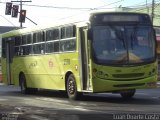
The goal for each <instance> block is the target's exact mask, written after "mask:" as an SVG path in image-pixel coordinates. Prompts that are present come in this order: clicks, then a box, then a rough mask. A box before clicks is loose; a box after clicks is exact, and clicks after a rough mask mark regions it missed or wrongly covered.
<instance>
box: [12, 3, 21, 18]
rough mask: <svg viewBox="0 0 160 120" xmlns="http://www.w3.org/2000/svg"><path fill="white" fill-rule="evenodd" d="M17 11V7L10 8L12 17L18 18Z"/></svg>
mask: <svg viewBox="0 0 160 120" xmlns="http://www.w3.org/2000/svg"><path fill="white" fill-rule="evenodd" d="M18 9H19V6H18V5H13V7H12V17H17V16H18Z"/></svg>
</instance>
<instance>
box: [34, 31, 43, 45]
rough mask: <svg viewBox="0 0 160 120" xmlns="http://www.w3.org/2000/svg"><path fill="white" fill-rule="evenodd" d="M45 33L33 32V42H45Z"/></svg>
mask: <svg viewBox="0 0 160 120" xmlns="http://www.w3.org/2000/svg"><path fill="white" fill-rule="evenodd" d="M43 41H44V34H43V32H37V33H34V34H33V43H38V42H43Z"/></svg>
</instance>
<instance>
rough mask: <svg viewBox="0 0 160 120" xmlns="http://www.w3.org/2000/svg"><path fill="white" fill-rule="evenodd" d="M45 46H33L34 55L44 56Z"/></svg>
mask: <svg viewBox="0 0 160 120" xmlns="http://www.w3.org/2000/svg"><path fill="white" fill-rule="evenodd" d="M44 48H45V44H44V43H43V44H35V45H33V53H34V54H44V52H45V51H44Z"/></svg>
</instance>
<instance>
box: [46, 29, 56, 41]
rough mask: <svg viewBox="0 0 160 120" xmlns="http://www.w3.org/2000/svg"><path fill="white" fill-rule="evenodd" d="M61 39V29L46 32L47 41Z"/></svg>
mask: <svg viewBox="0 0 160 120" xmlns="http://www.w3.org/2000/svg"><path fill="white" fill-rule="evenodd" d="M58 39H59V29H53V30H48V31H47V32H46V40H47V41H51V40H58Z"/></svg>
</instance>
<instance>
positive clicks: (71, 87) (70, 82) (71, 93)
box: [66, 74, 78, 100]
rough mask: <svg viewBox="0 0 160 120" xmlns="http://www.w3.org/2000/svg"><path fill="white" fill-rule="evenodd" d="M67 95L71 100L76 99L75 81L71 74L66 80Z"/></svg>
mask: <svg viewBox="0 0 160 120" xmlns="http://www.w3.org/2000/svg"><path fill="white" fill-rule="evenodd" d="M66 87H67V95H68V97H69V98H70V99H71V100H76V99H77V97H78V92H77V85H76V81H75V77H74V76H73V74H70V75H69V77H68V79H67V86H66Z"/></svg>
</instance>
